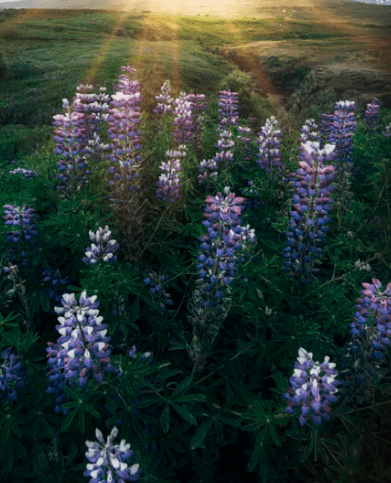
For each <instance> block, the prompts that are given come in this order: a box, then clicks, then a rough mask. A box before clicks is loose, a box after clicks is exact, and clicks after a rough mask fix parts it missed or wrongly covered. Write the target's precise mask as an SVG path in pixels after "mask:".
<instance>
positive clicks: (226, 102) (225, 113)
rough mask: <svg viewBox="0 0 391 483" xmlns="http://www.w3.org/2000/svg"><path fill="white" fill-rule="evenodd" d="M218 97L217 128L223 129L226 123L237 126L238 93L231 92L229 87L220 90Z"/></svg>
mask: <svg viewBox="0 0 391 483" xmlns="http://www.w3.org/2000/svg"><path fill="white" fill-rule="evenodd" d="M219 98H220V102H219V110H218V113H219V116H218V120H219V127H218V129H219V130H221V131H223V130H224V129H225V127H226V126H227V125H228V126H229V125H230V126H237V125H238V122H239V111H238V103H239V101H238V93H237V92H231V91H230V90H229V89H228V90H227V91H225V90H223V91H220V93H219Z"/></svg>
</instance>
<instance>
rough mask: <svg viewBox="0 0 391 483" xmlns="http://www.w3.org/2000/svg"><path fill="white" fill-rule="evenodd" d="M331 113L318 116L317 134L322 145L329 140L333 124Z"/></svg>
mask: <svg viewBox="0 0 391 483" xmlns="http://www.w3.org/2000/svg"><path fill="white" fill-rule="evenodd" d="M333 119H334V115H333V114H322V115H321V118H320V128H319V134H320V137H321V142H322V147H324V145H325V144H326V143H328V142H329V136H330V133H331V128H332V124H333Z"/></svg>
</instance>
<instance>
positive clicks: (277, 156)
mask: <svg viewBox="0 0 391 483" xmlns="http://www.w3.org/2000/svg"><path fill="white" fill-rule="evenodd" d="M277 125H278V121H277V119H276V118H275V117H274V116H271V117H270V118H268V119H267V120H266V124H265V126H263V127H262V129H261V131H260V133H259V137H258V140H257V144H258V145H259V154H258V165H259V167H260V168H261V169H265V170H267V172H268V173H272V171H273V168H276V169H277V171H281V170H282V169H283V165H282V163H281V162H280V160H281V151H280V149H281V145H280V142H279V138H280V137H281V131H280V130H279V129H276V127H277Z"/></svg>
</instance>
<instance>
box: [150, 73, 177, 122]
mask: <svg viewBox="0 0 391 483" xmlns="http://www.w3.org/2000/svg"><path fill="white" fill-rule="evenodd" d="M160 90H161V91H162V93H161V94H159V95H158V96H155V99H156V100H157V101H161V102H160V103H158V105H157V106H156V107H155V109H154V110H153V112H154V113H155V114H159V113H161V112H162V113H163V114H166V113H167V112H173V107H172V105H171V104H172V101H173V100H174V99H173V98H172V97H170V93H171V84H170V80H169V79H167V80H166V81H165V82H164V84H163V85H162V87H161V88H160Z"/></svg>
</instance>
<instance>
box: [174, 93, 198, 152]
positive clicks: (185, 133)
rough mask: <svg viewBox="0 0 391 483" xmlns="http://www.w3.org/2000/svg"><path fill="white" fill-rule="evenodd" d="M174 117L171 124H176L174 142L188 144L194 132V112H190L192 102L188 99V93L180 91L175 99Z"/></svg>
mask: <svg viewBox="0 0 391 483" xmlns="http://www.w3.org/2000/svg"><path fill="white" fill-rule="evenodd" d="M174 104H175V106H176V107H175V111H174V114H175V119H174V121H173V125H174V126H176V129H175V131H174V134H173V137H174V144H185V145H186V144H188V143H189V142H190V141H192V140H193V132H194V128H195V126H194V124H193V119H194V117H195V116H194V114H193V112H192V107H193V103H192V102H190V101H189V100H188V95H186V93H185V92H181V93H180V95H179V97H178V98H177V99H175V101H174Z"/></svg>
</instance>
